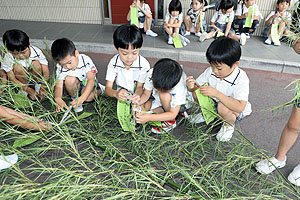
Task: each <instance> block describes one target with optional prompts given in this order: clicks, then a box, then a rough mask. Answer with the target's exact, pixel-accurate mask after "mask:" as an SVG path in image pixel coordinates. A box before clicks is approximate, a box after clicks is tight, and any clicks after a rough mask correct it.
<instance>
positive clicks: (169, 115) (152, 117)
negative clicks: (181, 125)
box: [136, 105, 181, 124]
mask: <svg viewBox="0 0 300 200" xmlns="http://www.w3.org/2000/svg"><path fill="white" fill-rule="evenodd" d="M180 107H181V105H177V106H175V107H171V109H170V111H167V112H163V113H159V114H148V113H137V114H136V122H137V123H139V124H144V123H146V122H151V121H152V122H153V121H169V120H173V119H175V118H176V116H177V115H178V113H179V110H180Z"/></svg>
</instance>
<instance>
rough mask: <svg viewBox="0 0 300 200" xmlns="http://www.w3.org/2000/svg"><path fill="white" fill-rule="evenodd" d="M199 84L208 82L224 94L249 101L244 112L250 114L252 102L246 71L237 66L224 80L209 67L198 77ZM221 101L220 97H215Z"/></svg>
mask: <svg viewBox="0 0 300 200" xmlns="http://www.w3.org/2000/svg"><path fill="white" fill-rule="evenodd" d="M196 82H197V84H198V85H204V84H205V83H208V85H209V86H211V87H213V88H216V89H217V90H218V91H220V92H222V93H223V94H224V95H226V96H228V97H231V98H234V99H237V100H241V101H247V104H246V107H245V109H244V111H243V112H242V113H243V115H244V116H247V115H249V114H250V113H251V112H252V110H251V104H250V103H249V102H248V97H249V78H248V76H247V74H246V72H245V71H243V70H242V69H240V68H239V67H236V68H235V69H234V70H233V72H232V73H231V74H230V75H229V76H228V77H226V78H224V79H223V80H221V79H220V78H218V77H217V76H216V75H215V74H214V73H213V71H212V68H211V67H209V68H207V69H206V70H205V71H204V72H203V73H202V74H201V75H200V76H199V77H198V78H197V79H196ZM215 100H216V101H219V100H218V99H215Z"/></svg>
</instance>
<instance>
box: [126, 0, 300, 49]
mask: <svg viewBox="0 0 300 200" xmlns="http://www.w3.org/2000/svg"><path fill="white" fill-rule="evenodd" d="M145 1H146V0H133V4H132V5H131V6H133V7H137V8H138V16H139V17H138V21H139V28H140V30H142V32H144V33H146V35H149V36H152V37H156V36H157V33H154V32H153V31H152V30H151V28H153V26H154V19H153V18H152V12H151V9H150V6H149V5H148V4H146V2H145ZM211 7H216V12H215V13H214V15H213V17H212V18H211V20H210V25H208V26H207V24H206V21H205V12H206V11H207V9H208V8H211ZM289 7H290V0H277V3H276V9H275V10H274V11H272V12H271V13H270V14H269V15H268V16H267V18H266V20H265V28H264V30H263V31H262V36H263V37H264V38H265V43H266V44H272V43H273V44H274V45H275V46H279V45H281V43H280V39H281V38H283V36H291V40H293V39H294V38H293V37H292V35H293V34H292V32H291V31H289V29H290V26H291V23H292V21H293V20H292V17H291V13H289V12H288V11H287V9H288V8H289ZM234 8H235V2H234V1H233V0H221V1H220V2H219V3H218V4H217V5H208V3H207V0H192V1H191V8H190V9H189V10H188V11H187V13H186V16H185V17H183V13H182V5H181V2H180V0H172V1H171V2H170V3H169V7H168V12H167V14H166V16H165V18H164V24H163V35H165V36H167V37H168V44H174V42H173V38H175V37H176V36H177V35H178V34H179V35H180V36H181V38H182V36H189V35H190V34H191V33H194V34H195V36H197V37H199V41H200V42H203V41H204V40H207V39H210V38H213V37H220V36H226V37H230V38H233V39H235V40H237V41H239V42H240V44H241V45H245V44H246V41H247V39H249V38H250V36H251V35H253V34H254V32H255V30H256V28H257V27H258V26H259V20H260V19H263V16H262V14H261V12H260V10H259V8H258V6H257V5H256V4H255V0H239V1H238V2H237V5H236V10H235V11H234ZM297 18H298V17H297ZM297 18H296V19H297ZM127 20H128V21H130V12H129V13H128V16H127ZM183 22H184V23H183ZM273 24H274V27H275V26H276V28H274V30H273V32H274V33H271V31H272V25H273ZM275 29H276V30H275ZM274 35H275V36H276V38H274V37H275V36H274ZM273 40H274V41H273ZM182 42H183V43H184V42H185V41H182Z"/></svg>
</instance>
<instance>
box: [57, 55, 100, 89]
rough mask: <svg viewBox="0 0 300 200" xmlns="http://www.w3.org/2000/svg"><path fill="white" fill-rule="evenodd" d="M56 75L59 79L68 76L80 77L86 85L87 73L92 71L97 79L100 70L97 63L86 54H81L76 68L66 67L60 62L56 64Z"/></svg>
mask: <svg viewBox="0 0 300 200" xmlns="http://www.w3.org/2000/svg"><path fill="white" fill-rule="evenodd" d="M56 67H57V69H56V77H57V78H58V80H65V79H66V76H73V77H76V78H78V79H79V81H81V82H83V85H84V86H85V85H86V83H87V82H85V81H86V80H87V73H88V72H92V73H94V74H95V80H96V79H97V78H96V73H97V72H98V70H97V68H96V66H95V64H94V63H93V61H92V59H91V58H90V57H89V56H87V55H84V54H79V57H78V65H77V67H76V68H75V69H74V70H70V69H65V68H63V67H62V66H61V65H60V64H58V63H57V65H56Z"/></svg>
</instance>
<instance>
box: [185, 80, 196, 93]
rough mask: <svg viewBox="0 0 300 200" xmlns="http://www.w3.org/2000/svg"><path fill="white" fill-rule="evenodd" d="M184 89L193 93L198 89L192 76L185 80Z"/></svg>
mask: <svg viewBox="0 0 300 200" xmlns="http://www.w3.org/2000/svg"><path fill="white" fill-rule="evenodd" d="M186 87H187V89H188V91H190V92H195V91H196V90H197V89H198V88H199V85H198V84H197V83H196V80H195V79H194V77H193V76H188V77H187V78H186Z"/></svg>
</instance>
